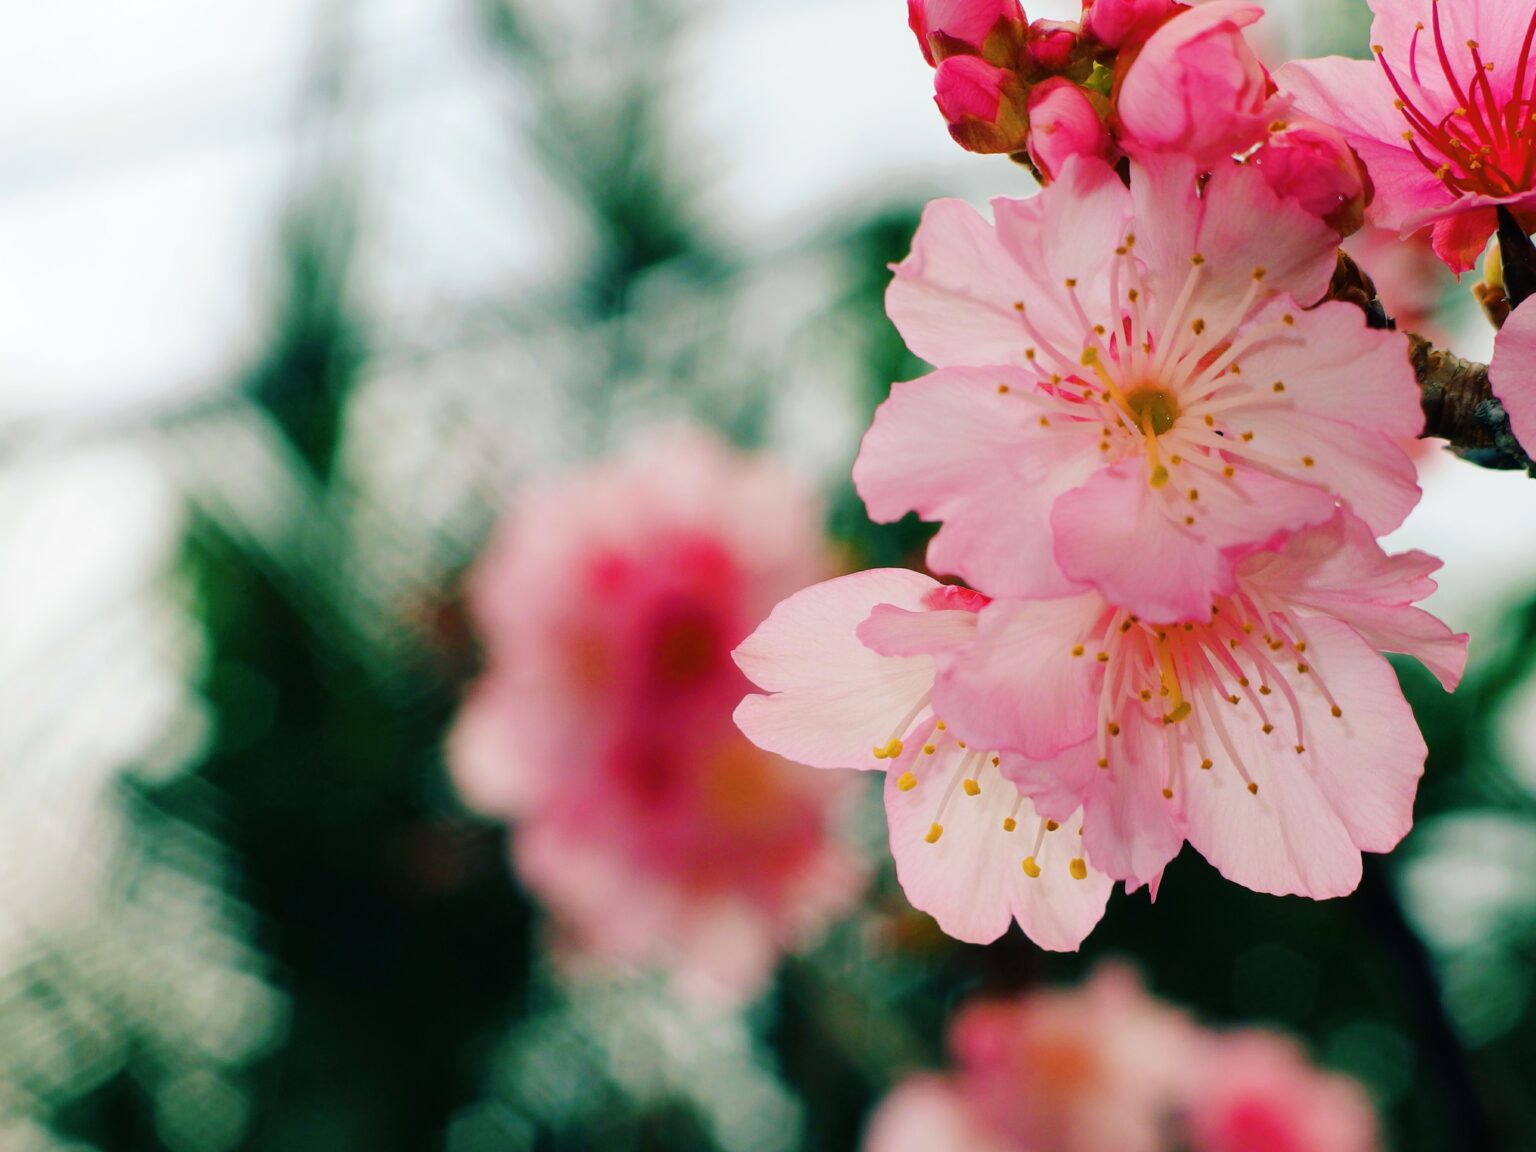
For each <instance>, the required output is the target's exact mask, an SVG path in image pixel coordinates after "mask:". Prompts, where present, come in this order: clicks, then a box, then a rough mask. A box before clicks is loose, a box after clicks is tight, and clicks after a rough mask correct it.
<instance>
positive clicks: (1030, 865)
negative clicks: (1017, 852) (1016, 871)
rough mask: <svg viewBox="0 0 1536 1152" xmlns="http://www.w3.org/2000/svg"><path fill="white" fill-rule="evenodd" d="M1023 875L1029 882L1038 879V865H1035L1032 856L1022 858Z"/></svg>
mask: <svg viewBox="0 0 1536 1152" xmlns="http://www.w3.org/2000/svg"><path fill="white" fill-rule="evenodd" d="M1024 875H1026V876H1028V877H1029V878H1030V879H1031V880H1038V879H1040V865H1038V864H1036V863H1035V858H1034V857H1033V856H1026V857H1024Z"/></svg>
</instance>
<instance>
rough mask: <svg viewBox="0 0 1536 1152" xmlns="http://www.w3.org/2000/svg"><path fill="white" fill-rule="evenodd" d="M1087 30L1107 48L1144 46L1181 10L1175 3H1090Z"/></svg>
mask: <svg viewBox="0 0 1536 1152" xmlns="http://www.w3.org/2000/svg"><path fill="white" fill-rule="evenodd" d="M1086 7H1087V11H1085V12H1084V13H1083V31H1085V32H1086V33H1087V34H1088V35H1089V36H1090V37H1092V38H1093V39H1094V40H1096V41H1097V42H1098V43H1100V44H1102V45H1104V47H1106V48H1126V47H1131V46H1133V45H1136V44H1140V43H1141V42H1142V41H1144V40H1146V38H1147V37H1148V36H1150V35H1152V33H1153V32H1156V31H1157V29H1158V28H1159V27H1161V26H1162V24H1163V22H1164V21H1165V20H1167V19H1168V18H1169V17H1170V16H1172V15H1173V14H1174V12H1175V11H1177V10H1178V9H1179V7H1181V6H1179V5H1175V4H1174V2H1173V0H1089V3H1088V4H1087V6H1086Z"/></svg>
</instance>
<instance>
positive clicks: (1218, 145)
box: [1117, 0, 1270, 167]
mask: <svg viewBox="0 0 1536 1152" xmlns="http://www.w3.org/2000/svg"><path fill="white" fill-rule="evenodd" d="M1263 14H1264V10H1263V9H1262V8H1260V7H1259V6H1258V5H1256V4H1251V3H1247V2H1246V0H1211V2H1210V3H1208V4H1202V5H1200V6H1199V7H1196V8H1190V9H1187V10H1186V11H1183V12H1180V13H1179V14H1178V15H1177V16H1175V17H1174V18H1173V19H1171V20H1169V21H1168V22H1167V23H1166V24H1164V25H1163V26H1162V27H1161V28H1159V29H1158V30H1157V31H1156V32H1154V33H1153V34H1152V36H1151V38H1150V39H1148V40H1147V42H1146V44H1145V45H1144V46H1143V47H1142V49H1141V52H1140V53H1139V54H1137V56H1136V58H1135V60H1134V61H1133V62H1132V63H1131V66H1130V69H1129V70H1128V71H1127V72H1126V74H1125V78H1124V80H1123V81H1122V82H1121V86H1120V93H1119V103H1118V108H1117V111H1118V112H1119V117H1120V127H1121V134H1122V143H1123V144H1124V145H1125V149H1126V151H1128V152H1131V153H1133V154H1136V153H1141V154H1146V153H1158V152H1180V153H1184V154H1185V155H1192V156H1194V157H1195V158H1196V160H1197V161H1198V162H1199V163H1200V164H1201V166H1202V167H1210V166H1212V165H1214V164H1215V163H1216V162H1217V161H1219V160H1221V159H1222V158H1225V157H1230V156H1232V155H1233V154H1234V153H1239V152H1246V151H1247V150H1248V149H1249V148H1251V147H1252V146H1253V145H1254V144H1256V143H1258V142H1259V141H1260V140H1262V139H1263V137H1264V134H1265V130H1266V128H1267V126H1268V120H1267V118H1266V116H1265V114H1264V105H1265V102H1266V100H1267V98H1268V96H1269V90H1270V82H1269V73H1268V72H1266V71H1265V70H1264V65H1262V64H1260V63H1259V59H1258V57H1257V56H1255V55H1254V54H1253V50H1252V49H1250V48H1249V47H1248V44H1247V42H1246V41H1245V40H1244V39H1243V29H1244V28H1245V27H1247V26H1248V25H1249V24H1252V23H1253V22H1254V21H1255V20H1257V19H1259V17H1260V16H1262V15H1263Z"/></svg>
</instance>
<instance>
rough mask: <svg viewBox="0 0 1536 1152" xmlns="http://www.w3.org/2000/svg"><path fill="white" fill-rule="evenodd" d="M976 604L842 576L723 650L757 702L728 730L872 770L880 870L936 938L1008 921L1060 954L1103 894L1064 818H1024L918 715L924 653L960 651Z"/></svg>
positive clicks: (1074, 941)
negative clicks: (882, 857)
mask: <svg viewBox="0 0 1536 1152" xmlns="http://www.w3.org/2000/svg"><path fill="white" fill-rule="evenodd" d="M986 603H987V600H986V597H984V596H979V595H977V594H976V593H974V592H969V591H967V590H965V589H960V588H951V587H946V586H943V585H940V584H938V583H936V582H935V581H933V580H932V579H930V578H929V577H927V576H923V575H920V574H918V573H916V572H909V571H906V570H904V569H880V570H875V571H870V572H860V573H856V574H854V575H852V576H843V577H840V578H839V579H836V580H831V581H828V582H827V583H825V584H819V585H816V586H815V587H812V588H807V589H805V590H804V591H802V592H799V593H797V594H796V595H794V596H792V597H790V598H789V599H788V600H786V601H785V602H784V603H783V604H780V605H779V606H778V607H777V608H776V609H774V612H773V615H772V616H770V617H769V618H768V619H767V620H766V621H764V622H763V624H762V625H761V626H760V627H759V628H758V629H757V631H756V632H754V633H753V634H752V635H751V636H750V637H748V638H747V640H745V641H744V642H743V643H742V645H741V647H740V648H738V649H737V651H736V659H737V661H738V662H739V663H740V664H741V666H742V668H743V669H744V670H745V671H746V673H747V675H748V676H750V677H751V679H752V681H753V683H755V684H756V685H757V686H758V687H759V688H761V689H763V690H765V691H766V692H767V695H751V696H748V697H746V699H744V700H743V701H742V702H741V706H740V707H739V708H738V709H737V711H736V719H737V722H738V723H739V724H740V725H741V728H742V730H743V731H744V732H746V734H747V735H748V736H750V737H751V738H752V740H754V741H755V742H756V743H757V744H758V745H759V746H761V747H763V748H765V749H768V750H770V751H773V752H776V753H778V754H779V755H781V756H786V757H789V758H790V759H793V760H798V761H800V762H801V763H804V764H810V765H813V766H815V767H817V768H863V769H884V770H885V772H886V780H885V806H886V813H887V816H888V818H889V821H890V836H891V854H892V855H893V856H894V857H895V860H896V874H897V878H898V879H899V880H900V881H901V885H902V887H903V889H904V890H905V891H906V894H907V898H908V899H909V900H910V901H911V902H912V904H913V906H914V907H916V908H919V909H921V910H922V911H924V912H927V913H929V914H930V915H931V916H933V917H934V919H935V920H937V921H938V923H939V926H940V927H941V928H942V929H943V930H944V931H945V932H947V933H949V934H950V935H951V936H954V937H956V938H958V939H961V940H967V941H971V942H973V943H987V942H989V941H991V940H995V939H996V938H997V937H999V936H1000V935H1002V934H1003V933H1004V932H1005V931H1007V929H1008V926H1009V924H1010V923H1012V922H1013V921H1014V920H1017V921H1018V923H1019V925H1020V926H1021V927H1022V928H1023V929H1024V932H1025V933H1026V934H1027V935H1028V936H1029V937H1030V939H1031V940H1033V941H1034V942H1035V943H1037V944H1039V945H1040V946H1041V947H1043V948H1050V949H1057V950H1061V949H1074V948H1076V947H1077V946H1078V945H1079V944H1080V943H1082V940H1083V938H1084V937H1085V936H1087V934H1088V933H1089V932H1090V931H1091V930H1092V928H1093V926H1094V925H1095V924H1096V923H1098V921H1099V918H1100V917H1101V916H1102V915H1103V914H1104V904H1105V902H1106V901H1107V900H1108V898H1109V891H1110V888H1111V884H1110V882H1109V880H1108V879H1106V878H1105V877H1104V876H1103V875H1102V874H1100V873H1098V872H1096V871H1093V870H1090V869H1089V868H1088V866H1087V864H1086V863H1085V861H1084V860H1083V859H1082V858H1081V855H1080V853H1079V850H1078V847H1077V845H1078V839H1077V830H1078V828H1079V827H1080V821H1079V820H1078V819H1077V818H1076V816H1075V815H1074V814H1071V813H1061V814H1059V815H1060V817H1061V819H1060V821H1059V822H1058V821H1054V820H1053V821H1047V820H1044V819H1042V818H1040V817H1039V816H1037V815H1036V813H1035V811H1034V808H1033V806H1032V805H1031V804H1030V803H1029V801H1028V800H1027V799H1025V798H1024V797H1023V796H1022V795H1021V794H1020V793H1019V790H1018V789H1017V788H1016V787H1014V786H1013V785H1012V784H1011V783H1009V782H1008V781H1007V780H1004V779H1003V778H1002V777H1001V776H1000V775H999V773H998V770H997V765H998V760H997V757H996V755H995V754H994V753H992V752H989V751H987V750H986V749H984V748H981V747H977V746H974V745H971V744H969V743H968V741H967V740H966V736H965V733H964V730H963V729H955V728H951V727H950V726H949V725H948V724H947V723H946V722H945V721H944V720H943V719H942V718H941V716H940V715H939V714H938V713H937V712H935V710H934V709H933V707H932V706H931V696H932V690H933V683H934V676H935V672H936V668H937V664H936V662H935V653H937V652H942V651H947V650H950V649H953V648H955V647H957V646H963V645H966V644H968V643H969V642H970V641H971V639H972V637H973V635H974V632H975V622H976V614H977V612H978V611H979V610H981V609H982V608H983V606H984V605H985V604H986Z"/></svg>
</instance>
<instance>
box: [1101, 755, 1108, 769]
mask: <svg viewBox="0 0 1536 1152" xmlns="http://www.w3.org/2000/svg"><path fill="white" fill-rule="evenodd" d="M1099 767H1100V768H1108V767H1109V761H1108V760H1105V759H1104V758H1103V757H1102V756H1101V757H1099Z"/></svg>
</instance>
